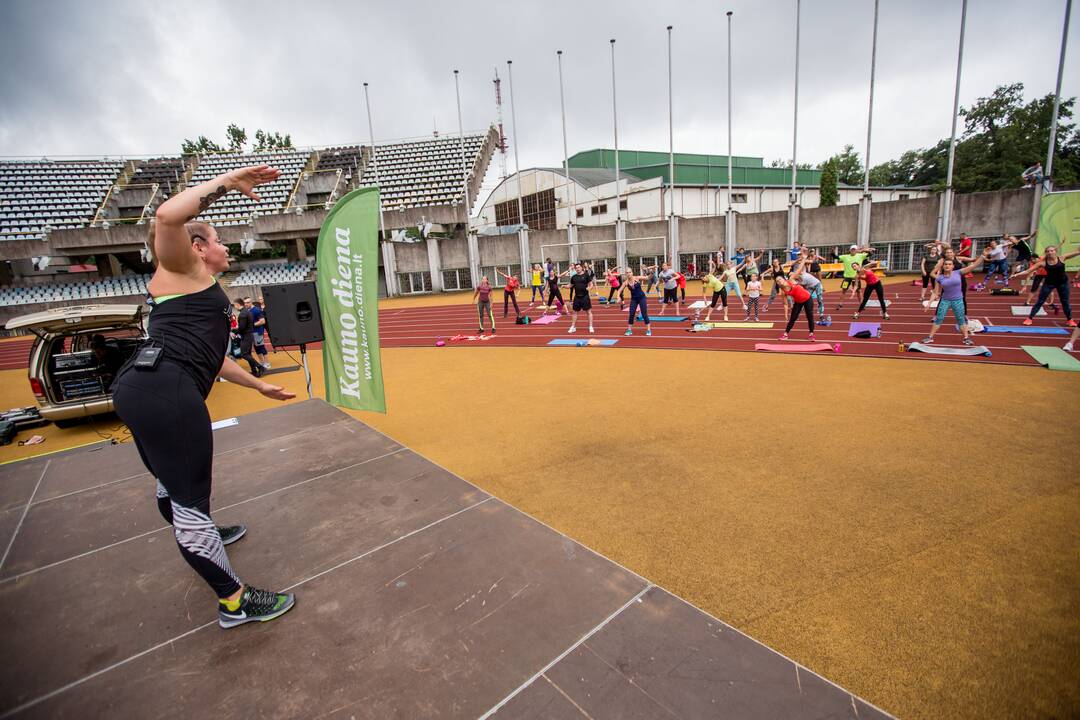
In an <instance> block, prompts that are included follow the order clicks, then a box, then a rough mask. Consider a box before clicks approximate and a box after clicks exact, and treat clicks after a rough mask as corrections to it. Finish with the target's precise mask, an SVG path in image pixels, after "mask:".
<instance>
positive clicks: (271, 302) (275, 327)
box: [262, 282, 323, 347]
mask: <svg viewBox="0 0 1080 720" xmlns="http://www.w3.org/2000/svg"><path fill="white" fill-rule="evenodd" d="M262 295H263V300H264V301H265V302H266V306H265V307H264V308H263V310H264V311H265V313H266V326H267V331H268V332H269V333H270V340H271V342H273V344H274V346H275V347H283V346H288V345H308V344H310V343H316V342H321V341H322V339H323V326H322V316H321V315H320V314H319V296H318V294H317V293H316V292H315V283H313V282H302V283H288V284H286V285H263V287H262Z"/></svg>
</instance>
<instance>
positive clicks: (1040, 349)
mask: <svg viewBox="0 0 1080 720" xmlns="http://www.w3.org/2000/svg"><path fill="white" fill-rule="evenodd" d="M1020 348H1021V349H1022V350H1023V351H1024V352H1026V353H1027V354H1028V355H1030V356H1031V357H1033V358H1035V362H1037V363H1039V364H1040V365H1042V366H1043V367H1046V368H1050V369H1051V370H1068V371H1070V372H1080V360H1077V359H1076V358H1074V357H1073V356H1072V355H1070V354H1069V353H1067V352H1065V351H1064V350H1062V349H1061V348H1059V347H1050V346H1048V345H1021V346H1020Z"/></svg>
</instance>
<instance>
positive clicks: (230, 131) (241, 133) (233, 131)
mask: <svg viewBox="0 0 1080 720" xmlns="http://www.w3.org/2000/svg"><path fill="white" fill-rule="evenodd" d="M225 136H226V137H227V138H228V139H229V150H230V151H231V152H243V151H244V146H245V145H247V130H245V129H244V128H242V127H240V126H238V125H237V124H236V123H231V124H230V125H229V127H227V128H225Z"/></svg>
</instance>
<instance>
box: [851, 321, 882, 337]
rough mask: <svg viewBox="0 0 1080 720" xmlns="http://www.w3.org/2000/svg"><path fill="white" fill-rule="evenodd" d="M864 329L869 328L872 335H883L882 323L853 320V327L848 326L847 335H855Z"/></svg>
mask: <svg viewBox="0 0 1080 720" xmlns="http://www.w3.org/2000/svg"><path fill="white" fill-rule="evenodd" d="M863 330H869V331H870V336H871V337H878V336H879V335H881V323H862V322H853V323H851V327H849V328H848V331H847V336H848V337H855V333H857V332H862V331H863Z"/></svg>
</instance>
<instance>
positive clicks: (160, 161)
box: [127, 157, 184, 198]
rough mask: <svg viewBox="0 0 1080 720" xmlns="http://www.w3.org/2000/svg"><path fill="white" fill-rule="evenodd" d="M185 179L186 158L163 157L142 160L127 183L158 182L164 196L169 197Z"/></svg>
mask: <svg viewBox="0 0 1080 720" xmlns="http://www.w3.org/2000/svg"><path fill="white" fill-rule="evenodd" d="M183 179H184V159H183V158H181V157H163V158H153V159H151V160H144V161H143V162H141V163H140V164H139V166H138V167H137V168H136V169H135V173H134V174H133V175H132V176H131V179H130V180H128V182H127V184H128V185H150V184H152V183H157V184H158V185H159V186H160V192H161V195H162V197H166V198H167V197H171V196H172V194H173V192H175V190H176V187H177V186H178V185H180V183H181V182H182V181H183Z"/></svg>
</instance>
